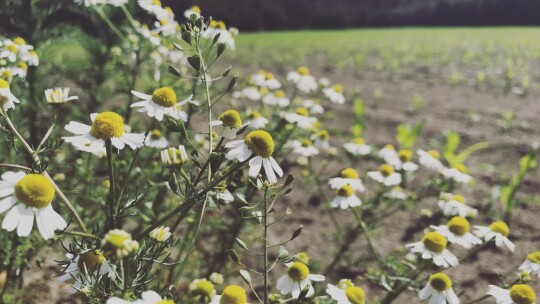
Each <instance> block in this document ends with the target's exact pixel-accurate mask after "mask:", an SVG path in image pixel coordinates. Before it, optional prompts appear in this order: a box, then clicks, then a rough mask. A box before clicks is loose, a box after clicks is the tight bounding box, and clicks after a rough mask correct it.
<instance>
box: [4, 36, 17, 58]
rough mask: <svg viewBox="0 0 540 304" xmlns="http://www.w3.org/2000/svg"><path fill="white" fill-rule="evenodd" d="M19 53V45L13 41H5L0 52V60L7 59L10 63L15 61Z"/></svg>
mask: <svg viewBox="0 0 540 304" xmlns="http://www.w3.org/2000/svg"><path fill="white" fill-rule="evenodd" d="M18 53H19V45H18V44H16V43H15V42H14V41H11V40H9V39H6V40H5V41H4V47H3V50H1V51H0V58H7V59H8V60H9V61H11V62H15V61H16V60H17V54H18Z"/></svg>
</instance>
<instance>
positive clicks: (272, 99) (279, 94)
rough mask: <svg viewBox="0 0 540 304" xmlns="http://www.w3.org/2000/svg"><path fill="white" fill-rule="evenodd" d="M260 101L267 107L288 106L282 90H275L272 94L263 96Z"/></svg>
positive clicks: (287, 99)
mask: <svg viewBox="0 0 540 304" xmlns="http://www.w3.org/2000/svg"><path fill="white" fill-rule="evenodd" d="M262 101H263V103H264V104H267V105H269V106H280V107H282V108H284V107H286V106H288V105H289V104H290V100H289V98H287V96H285V92H284V91H282V90H277V91H275V92H273V93H268V94H266V95H264V97H263V99H262Z"/></svg>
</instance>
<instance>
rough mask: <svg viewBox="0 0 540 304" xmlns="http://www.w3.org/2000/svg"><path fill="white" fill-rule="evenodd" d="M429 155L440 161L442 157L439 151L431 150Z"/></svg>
mask: <svg viewBox="0 0 540 304" xmlns="http://www.w3.org/2000/svg"><path fill="white" fill-rule="evenodd" d="M427 153H428V154H429V155H431V157H433V158H436V159H439V158H440V157H441V154H440V153H439V151H437V150H429V151H427Z"/></svg>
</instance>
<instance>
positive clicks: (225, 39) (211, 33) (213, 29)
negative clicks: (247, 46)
mask: <svg viewBox="0 0 540 304" xmlns="http://www.w3.org/2000/svg"><path fill="white" fill-rule="evenodd" d="M233 33H235V34H236V31H228V30H227V26H226V25H225V22H223V21H221V20H212V21H210V26H209V27H208V28H207V29H206V31H204V32H203V37H205V38H207V39H214V37H215V36H216V35H218V34H219V38H218V41H217V42H218V43H224V44H225V45H226V46H227V47H228V48H229V49H231V50H234V49H235V48H236V46H235V43H234V35H233Z"/></svg>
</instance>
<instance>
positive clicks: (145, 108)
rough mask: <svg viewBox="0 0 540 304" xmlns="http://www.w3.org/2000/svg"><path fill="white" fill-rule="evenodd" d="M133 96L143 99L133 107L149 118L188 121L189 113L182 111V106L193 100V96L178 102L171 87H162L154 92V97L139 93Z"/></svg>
mask: <svg viewBox="0 0 540 304" xmlns="http://www.w3.org/2000/svg"><path fill="white" fill-rule="evenodd" d="M131 94H133V95H135V96H136V97H138V98H140V99H142V101H140V102H136V103H134V104H132V105H131V107H132V108H139V110H138V111H139V112H146V114H148V116H150V117H155V118H156V119H157V120H159V121H161V120H163V116H165V115H167V116H170V117H172V118H174V119H180V120H182V121H184V122H185V121H187V113H186V112H184V111H182V106H183V105H185V104H186V103H188V102H190V101H191V100H192V99H193V95H191V96H189V97H188V98H186V99H184V100H183V101H181V102H177V99H176V93H174V91H173V89H172V88H170V87H162V88H159V89H156V90H154V92H153V93H152V95H147V94H144V93H141V92H137V91H131Z"/></svg>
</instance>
